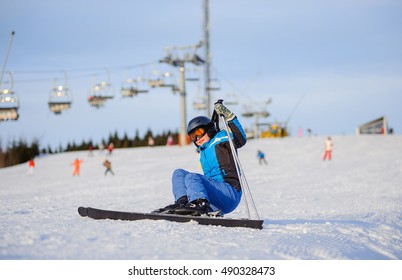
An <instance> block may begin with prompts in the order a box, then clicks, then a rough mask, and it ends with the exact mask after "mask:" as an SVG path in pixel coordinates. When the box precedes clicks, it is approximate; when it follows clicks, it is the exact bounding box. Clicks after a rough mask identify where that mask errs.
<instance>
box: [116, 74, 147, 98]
mask: <svg viewBox="0 0 402 280" xmlns="http://www.w3.org/2000/svg"><path fill="white" fill-rule="evenodd" d="M139 81H141V78H137V79H126V80H125V81H124V84H123V86H122V87H121V95H122V96H123V97H133V96H135V95H137V94H139V93H147V92H148V89H140V87H139V85H138V84H139Z"/></svg>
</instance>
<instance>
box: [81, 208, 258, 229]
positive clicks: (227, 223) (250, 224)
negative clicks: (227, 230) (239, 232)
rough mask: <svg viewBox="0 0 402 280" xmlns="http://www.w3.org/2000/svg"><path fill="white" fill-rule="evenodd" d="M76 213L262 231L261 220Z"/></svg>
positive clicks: (91, 210)
mask: <svg viewBox="0 0 402 280" xmlns="http://www.w3.org/2000/svg"><path fill="white" fill-rule="evenodd" d="M78 213H79V214H80V215H81V216H82V217H89V218H92V219H96V220H99V219H111V220H124V221H136V220H166V221H172V222H179V223H186V222H190V221H195V222H197V223H198V224H200V225H213V226H223V227H246V228H255V229H262V228H263V227H262V224H263V222H264V221H263V220H249V219H229V218H222V217H209V216H183V215H174V214H156V213H138V212H120V211H111V210H102V209H96V208H91V207H79V208H78Z"/></svg>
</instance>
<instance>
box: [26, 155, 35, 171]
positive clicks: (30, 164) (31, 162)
mask: <svg viewBox="0 0 402 280" xmlns="http://www.w3.org/2000/svg"><path fill="white" fill-rule="evenodd" d="M34 169H35V161H34V160H33V158H31V159H30V160H29V161H28V173H27V174H28V175H33V174H34Z"/></svg>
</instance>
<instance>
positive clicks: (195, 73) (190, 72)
mask: <svg viewBox="0 0 402 280" xmlns="http://www.w3.org/2000/svg"><path fill="white" fill-rule="evenodd" d="M186 72H187V73H186V74H187V75H186V81H188V82H198V81H199V80H200V76H201V75H200V72H201V69H200V67H197V68H194V69H187V68H186Z"/></svg>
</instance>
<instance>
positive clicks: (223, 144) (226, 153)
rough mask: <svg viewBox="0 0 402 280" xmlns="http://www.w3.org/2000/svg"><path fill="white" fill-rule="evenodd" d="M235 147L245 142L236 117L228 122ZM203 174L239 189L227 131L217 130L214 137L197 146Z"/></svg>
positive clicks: (244, 135)
mask: <svg viewBox="0 0 402 280" xmlns="http://www.w3.org/2000/svg"><path fill="white" fill-rule="evenodd" d="M228 125H229V128H230V130H231V131H232V133H231V138H232V139H233V144H234V146H235V148H236V149H238V148H240V147H242V146H244V144H246V142H247V138H246V134H245V132H244V130H243V127H242V126H241V124H240V122H239V121H238V119H237V117H236V118H234V119H233V120H232V121H230V122H229V123H228ZM198 150H199V151H200V162H201V166H202V170H203V172H204V175H205V176H207V177H209V178H212V179H214V180H217V181H223V182H226V183H229V184H230V185H231V186H232V187H233V188H235V189H236V190H237V191H240V190H241V185H240V181H239V177H238V175H237V171H236V164H235V161H234V159H233V155H232V152H231V150H230V144H229V139H228V135H227V132H226V131H225V130H221V131H219V132H218V133H217V134H216V135H215V137H214V138H212V139H211V140H209V141H208V142H206V143H204V144H203V145H202V146H200V147H199V148H198Z"/></svg>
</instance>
